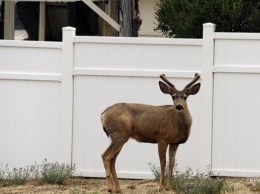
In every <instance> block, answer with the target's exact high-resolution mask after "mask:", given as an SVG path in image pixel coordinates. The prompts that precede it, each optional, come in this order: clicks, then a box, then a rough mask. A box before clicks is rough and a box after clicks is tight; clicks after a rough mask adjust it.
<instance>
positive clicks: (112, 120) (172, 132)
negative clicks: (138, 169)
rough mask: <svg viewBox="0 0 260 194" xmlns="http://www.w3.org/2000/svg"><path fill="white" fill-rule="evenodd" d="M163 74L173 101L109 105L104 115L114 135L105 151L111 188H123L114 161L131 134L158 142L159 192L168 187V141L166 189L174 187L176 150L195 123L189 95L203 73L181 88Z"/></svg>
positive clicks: (165, 89)
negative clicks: (169, 102) (172, 182)
mask: <svg viewBox="0 0 260 194" xmlns="http://www.w3.org/2000/svg"><path fill="white" fill-rule="evenodd" d="M160 78H161V79H162V80H163V81H164V82H165V83H164V82H161V81H159V86H160V89H161V91H162V92H163V93H164V94H170V95H171V97H172V99H173V105H166V106H151V105H144V104H131V103H118V104H115V105H113V106H110V107H108V108H107V109H106V110H105V111H104V112H103V113H102V115H101V121H102V125H103V129H104V131H105V133H106V134H107V136H110V138H111V144H110V145H109V147H108V148H107V150H106V151H105V152H104V153H103V154H102V158H103V162H104V167H105V170H106V178H107V183H108V192H112V193H114V192H116V193H120V192H121V190H120V186H119V182H118V179H117V174H116V169H115V163H116V158H117V156H118V154H119V152H120V151H121V149H122V147H123V145H124V144H125V143H126V142H127V141H128V139H129V138H133V139H135V140H136V141H138V142H147V143H157V144H158V152H159V158H160V167H161V177H160V186H159V191H160V192H162V191H165V186H164V175H165V165H166V151H167V147H168V145H169V175H168V181H167V185H166V190H171V184H170V183H171V180H172V170H173V166H174V163H175V154H176V151H177V148H178V146H179V144H182V143H185V142H186V141H187V139H188V137H189V135H190V128H191V123H192V118H191V115H190V112H189V110H188V107H187V103H186V99H187V97H188V96H189V95H195V94H197V93H198V91H199V89H200V83H197V84H195V83H196V82H197V80H199V79H200V76H199V75H198V74H197V73H196V74H195V77H194V79H193V80H192V81H191V82H190V83H189V84H188V85H186V86H185V87H184V89H183V90H181V91H179V90H177V89H176V88H175V86H174V85H173V84H172V83H171V82H170V81H169V80H168V79H167V78H166V77H165V75H164V74H163V75H160ZM194 84H195V85H194Z"/></svg>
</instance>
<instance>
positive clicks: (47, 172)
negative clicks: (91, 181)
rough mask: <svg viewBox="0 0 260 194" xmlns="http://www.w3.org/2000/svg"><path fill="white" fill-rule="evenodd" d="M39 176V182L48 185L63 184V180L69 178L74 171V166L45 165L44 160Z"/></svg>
mask: <svg viewBox="0 0 260 194" xmlns="http://www.w3.org/2000/svg"><path fill="white" fill-rule="evenodd" d="M41 169H42V170H41V176H40V178H39V182H40V183H41V184H42V183H49V184H59V185H60V184H63V183H64V181H65V180H67V179H68V178H70V177H71V176H72V174H73V172H74V171H75V164H74V165H68V164H64V163H63V164H58V163H57V162H56V163H47V160H46V159H45V160H44V162H43V163H42V165H41Z"/></svg>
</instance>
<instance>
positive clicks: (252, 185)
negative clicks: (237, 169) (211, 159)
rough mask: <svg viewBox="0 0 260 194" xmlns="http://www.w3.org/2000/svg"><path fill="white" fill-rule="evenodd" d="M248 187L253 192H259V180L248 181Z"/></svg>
mask: <svg viewBox="0 0 260 194" xmlns="http://www.w3.org/2000/svg"><path fill="white" fill-rule="evenodd" d="M248 188H249V189H250V190H251V191H253V192H260V182H256V183H250V184H249V185H248Z"/></svg>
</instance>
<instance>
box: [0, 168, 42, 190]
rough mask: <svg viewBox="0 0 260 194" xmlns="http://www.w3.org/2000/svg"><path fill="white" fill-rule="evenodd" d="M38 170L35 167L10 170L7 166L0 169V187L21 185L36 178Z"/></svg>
mask: <svg viewBox="0 0 260 194" xmlns="http://www.w3.org/2000/svg"><path fill="white" fill-rule="evenodd" d="M37 172H38V169H37V166H36V165H31V166H27V167H26V168H19V169H18V168H13V169H12V170H10V169H9V168H8V165H6V167H5V169H1V168H0V186H9V185H23V184H25V183H26V181H28V180H30V179H32V178H33V177H36V176H37V174H38V173H37Z"/></svg>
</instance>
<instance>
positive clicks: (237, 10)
mask: <svg viewBox="0 0 260 194" xmlns="http://www.w3.org/2000/svg"><path fill="white" fill-rule="evenodd" d="M155 9H156V12H155V18H156V20H157V21H158V24H157V26H156V28H155V30H160V31H162V33H163V34H164V35H165V36H167V37H180V38H184V37H185V38H201V37H202V25H203V23H207V22H211V23H215V24H216V31H218V32H260V20H259V17H260V1H258V0H195V1H191V0H160V1H159V2H158V3H157V5H156V8H155Z"/></svg>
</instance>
